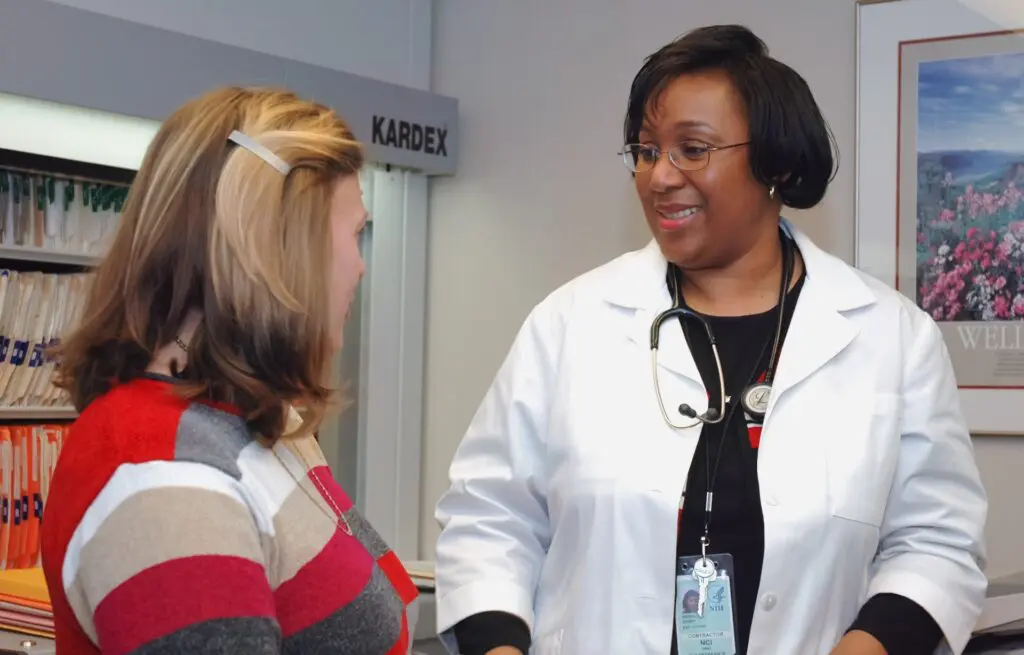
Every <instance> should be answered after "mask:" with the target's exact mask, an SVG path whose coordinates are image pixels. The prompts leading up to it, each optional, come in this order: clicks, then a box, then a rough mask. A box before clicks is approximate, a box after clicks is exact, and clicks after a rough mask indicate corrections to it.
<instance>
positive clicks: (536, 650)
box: [530, 630, 562, 655]
mask: <svg viewBox="0 0 1024 655" xmlns="http://www.w3.org/2000/svg"><path fill="white" fill-rule="evenodd" d="M561 652H562V631H561V630H556V631H554V632H549V633H548V634H546V635H540V636H538V637H536V638H534V640H533V644H532V645H531V646H530V655H559V653H561Z"/></svg>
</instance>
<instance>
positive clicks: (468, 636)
mask: <svg viewBox="0 0 1024 655" xmlns="http://www.w3.org/2000/svg"><path fill="white" fill-rule="evenodd" d="M455 641H456V642H458V644H459V653H461V655H487V653H488V652H490V651H492V650H494V649H495V648H499V647H501V646H512V647H513V648H518V649H519V652H521V653H526V652H527V651H529V650H530V628H528V627H527V626H526V622H525V621H523V620H522V619H520V618H519V617H518V616H514V615H512V614H507V613H505V612H481V613H480V614H474V615H473V616H469V617H466V618H465V619H463V620H461V621H459V622H458V623H457V624H456V625H455Z"/></svg>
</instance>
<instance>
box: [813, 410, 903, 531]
mask: <svg viewBox="0 0 1024 655" xmlns="http://www.w3.org/2000/svg"><path fill="white" fill-rule="evenodd" d="M827 438H828V457H827V465H828V494H829V498H828V500H829V508H830V510H831V512H832V515H833V516H835V517H838V518H842V519H846V520H848V521H855V522H857V523H861V524H864V525H867V526H871V527H874V528H878V527H880V526H881V525H882V520H883V518H884V516H885V508H886V502H887V500H888V497H889V490H890V488H891V486H892V479H893V475H894V473H895V470H896V463H897V459H898V457H899V444H900V397H899V395H897V394H874V395H867V396H865V397H863V398H862V399H861V400H860V401H858V402H857V403H856V406H855V407H851V408H848V411H847V412H845V413H844V415H837V416H836V419H835V422H834V429H833V430H832V434H831V435H829V436H828V437H827Z"/></svg>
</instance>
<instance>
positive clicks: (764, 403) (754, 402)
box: [740, 382, 772, 421]
mask: <svg viewBox="0 0 1024 655" xmlns="http://www.w3.org/2000/svg"><path fill="white" fill-rule="evenodd" d="M771 397H772V385H770V384H768V383H767V382H756V383H754V384H752V385H750V386H748V387H747V388H746V389H744V390H743V393H742V394H740V405H741V406H742V407H743V411H745V412H746V413H747V414H748V415H750V417H751V418H753V419H756V420H758V421H763V420H764V417H765V415H767V414H768V403H769V401H770V400H771Z"/></svg>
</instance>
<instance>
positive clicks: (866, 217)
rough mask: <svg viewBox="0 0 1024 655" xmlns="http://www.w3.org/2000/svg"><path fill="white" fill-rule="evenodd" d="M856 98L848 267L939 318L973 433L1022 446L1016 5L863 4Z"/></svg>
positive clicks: (1020, 42)
mask: <svg viewBox="0 0 1024 655" xmlns="http://www.w3.org/2000/svg"><path fill="white" fill-rule="evenodd" d="M1017 67H1019V69H1018V68H1017ZM856 95H857V102H856V105H857V109H856V123H857V124H856V134H857V153H856V156H857V162H856V210H855V213H856V222H855V234H854V242H855V245H854V264H855V266H856V267H857V268H859V269H861V270H863V271H864V272H866V273H868V274H869V275H872V276H874V277H876V278H878V279H880V280H882V281H883V282H885V283H887V284H890V285H893V286H895V288H896V289H898V290H899V291H900V292H902V293H904V294H905V295H906V296H908V297H909V298H910V299H911V300H913V301H914V302H915V303H916V304H917V305H918V306H919V307H921V308H922V309H924V310H925V311H927V312H928V313H929V314H930V315H932V317H933V318H934V319H935V320H936V322H937V323H938V325H939V328H940V330H942V333H943V336H944V338H945V341H946V346H947V349H948V351H949V354H950V359H951V360H952V362H953V368H954V370H955V372H956V375H957V382H958V386H959V388H960V397H961V405H962V408H963V412H964V415H965V418H966V420H967V424H968V427H969V428H970V430H971V433H972V434H975V435H1024V5H1022V3H1021V2H1020V0H899V1H888V0H882V1H879V0H871V1H868V0H861V1H860V2H858V5H857V94H856ZM1018 164H1019V165H1018ZM1018 174H1019V175H1020V177H1019V178H1018ZM1018 196H1021V197H1020V198H1018ZM1018 237H1019V242H1018Z"/></svg>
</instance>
